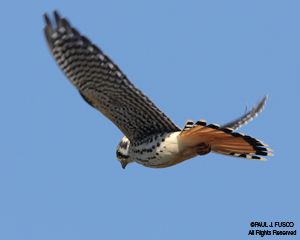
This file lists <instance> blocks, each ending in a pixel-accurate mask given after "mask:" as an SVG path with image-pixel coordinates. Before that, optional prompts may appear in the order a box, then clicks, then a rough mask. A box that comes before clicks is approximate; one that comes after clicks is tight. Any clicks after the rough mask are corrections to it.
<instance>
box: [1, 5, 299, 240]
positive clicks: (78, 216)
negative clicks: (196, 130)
mask: <svg viewBox="0 0 300 240" xmlns="http://www.w3.org/2000/svg"><path fill="white" fill-rule="evenodd" d="M62 2H63V3H62ZM0 5H1V7H0V14H1V22H0V29H1V32H2V34H1V40H0V42H1V44H0V52H1V58H0V66H1V87H0V105H1V117H0V132H1V138H0V239H9V240H10V239H18V240H19V239H22V240H27V239H31V240H32V239H39V240H40V239H43V240H45V239H55V240H60V239H72V240H74V239H147V240H148V239H261V238H260V236H248V232H249V230H251V229H254V230H260V228H251V227H250V222H252V221H259V222H260V221H267V222H271V221H273V222H275V221H289V222H291V221H293V222H294V223H295V227H294V228H293V229H292V230H297V231H298V235H300V217H299V216H300V210H299V209H300V208H299V199H300V193H299V182H300V181H299V180H300V179H299V166H300V157H299V151H298V149H299V119H300V114H299V108H300V101H299V92H300V84H299V79H300V71H299V66H300V14H299V12H300V2H299V1H276V0H275V1H274V0H273V1H147V3H145V1H68V2H67V1H57V0H52V1H33V0H29V1H2V2H1V4H0ZM54 9H58V10H59V12H60V13H61V15H63V16H66V17H67V18H68V19H69V20H70V22H71V24H72V25H73V26H75V27H76V28H77V29H78V30H79V31H80V32H81V33H82V34H84V35H86V36H88V38H89V39H90V40H91V41H92V42H94V43H96V44H97V45H98V46H99V47H100V48H101V49H102V50H103V51H104V52H105V53H107V54H108V55H109V56H110V57H111V59H113V61H114V62H115V63H117V64H118V65H119V66H120V68H121V69H122V70H123V71H124V73H125V74H127V76H128V77H129V78H130V79H131V81H132V82H133V83H134V84H135V85H136V86H137V87H138V88H140V89H142V91H143V92H144V93H145V94H147V95H148V96H149V97H150V98H151V99H152V100H153V101H154V102H155V103H156V104H157V105H158V106H159V108H160V109H162V110H163V111H164V112H165V113H166V114H167V115H168V116H170V118H171V119H172V120H173V121H174V122H175V123H176V124H178V125H179V126H183V124H184V122H185V121H186V120H187V119H193V120H195V121H197V120H198V119H205V120H207V121H208V122H209V123H212V122H213V123H218V124H224V123H227V122H228V121H231V120H234V119H235V118H237V117H239V116H241V115H242V114H243V113H244V110H245V107H246V104H247V103H248V106H249V107H252V106H253V105H254V104H255V103H256V102H257V100H259V99H260V97H262V96H263V95H264V94H266V93H269V99H268V101H267V105H266V107H265V109H264V111H263V112H262V113H261V114H260V115H259V116H258V118H256V119H254V120H253V121H252V122H250V123H249V124H248V125H246V126H244V127H242V128H241V129H240V130H239V131H241V132H243V133H245V134H248V135H252V136H254V137H256V138H258V139H260V140H263V141H264V142H265V143H267V144H269V146H270V147H271V148H272V149H274V154H275V156H274V157H268V161H267V162H259V161H251V160H243V159H237V158H230V157H225V156H221V155H216V154H209V155H207V156H202V157H200V156H199V157H196V158H194V159H192V160H189V161H186V162H184V163H182V164H179V165H177V166H174V167H171V168H166V169H158V170H157V169H150V168H145V167H143V166H141V165H138V164H135V163H133V164H130V165H128V166H127V168H126V170H123V169H122V168H121V166H120V164H119V162H118V161H117V159H116V156H115V150H116V146H117V144H118V143H119V141H120V139H121V138H122V137H123V135H122V133H121V132H120V131H119V130H118V129H117V128H116V127H115V126H114V125H113V124H112V123H111V122H110V121H109V120H108V119H106V118H105V117H104V116H102V115H101V113H99V112H97V111H96V110H94V109H93V108H91V107H90V106H89V105H87V104H86V103H85V102H84V101H83V100H82V99H81V97H80V96H79V94H78V92H77V91H76V89H75V88H74V87H73V86H72V85H71V84H70V83H69V82H68V80H67V79H66V78H65V76H64V75H63V74H62V73H61V71H60V70H59V68H58V67H57V66H56V63H55V62H54V60H53V58H52V57H51V55H50V53H49V50H48V48H47V46H46V44H45V39H44V35H43V32H42V27H43V26H44V21H43V18H42V14H43V13H44V12H45V11H47V12H51V14H52V10H54ZM262 230H264V229H262ZM271 230H273V229H271ZM281 230H289V229H281ZM269 238H270V239H279V238H280V239H283V237H275V236H272V237H269ZM288 239H296V238H295V237H292V236H290V237H288Z"/></svg>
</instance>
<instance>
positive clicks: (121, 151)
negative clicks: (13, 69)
mask: <svg viewBox="0 0 300 240" xmlns="http://www.w3.org/2000/svg"><path fill="white" fill-rule="evenodd" d="M44 16H45V21H46V26H45V27H44V32H45V36H46V40H47V43H48V47H49V49H50V51H51V53H52V55H53V57H54V59H55V61H56V62H57V64H58V66H59V67H60V69H61V70H62V71H63V72H64V74H65V75H66V77H67V78H68V79H69V80H70V82H71V83H72V84H73V85H74V86H75V87H76V88H77V90H78V91H79V93H80V95H81V96H82V98H83V99H84V100H85V101H86V102H87V103H88V104H90V105H91V106H92V107H94V108H96V109H98V110H99V111H100V112H101V113H102V114H103V115H104V116H106V117H107V118H108V119H109V120H111V121H112V122H113V123H114V124H115V125H116V126H117V127H118V128H119V129H120V130H121V131H122V132H123V133H124V135H125V136H124V137H123V138H122V140H121V141H120V143H119V145H118V146H117V151H116V154H117V159H118V160H119V161H120V163H121V165H122V167H123V168H125V167H126V165H127V164H128V163H131V162H136V163H139V164H141V165H143V166H145V167H150V168H165V167H170V166H173V165H176V164H178V163H181V162H183V161H185V160H188V159H190V158H193V157H196V156H198V155H206V154H208V153H210V152H213V153H219V154H224V155H227V156H232V157H239V158H246V159H254V160H261V161H265V160H266V159H265V158H263V157H260V156H272V155H273V154H272V153H270V151H272V150H271V149H270V148H266V146H267V145H266V144H264V143H263V142H262V141H259V140H257V139H256V138H253V137H251V136H247V135H244V134H242V133H237V132H233V131H234V130H237V129H238V128H239V127H241V126H242V125H243V124H246V123H247V122H248V121H250V120H252V118H254V117H256V116H257V114H258V113H259V112H261V111H262V109H263V107H264V105H265V103H266V100H267V95H266V96H265V97H264V99H263V100H262V101H261V102H260V103H259V104H257V105H255V106H254V107H253V109H252V110H251V111H249V112H247V113H245V114H244V115H243V116H242V117H241V118H239V119H237V120H235V121H233V122H230V123H228V124H225V125H223V126H219V125H217V124H209V125H207V124H206V121H204V120H199V121H197V122H196V123H194V122H193V121H192V120H187V121H186V123H185V125H184V127H183V128H182V129H180V128H179V127H178V126H177V125H176V124H175V123H173V121H172V120H171V119H170V118H169V117H168V116H166V115H165V114H164V113H163V112H162V111H161V110H160V109H159V108H158V107H157V106H156V105H155V104H154V103H153V102H152V101H151V100H150V99H149V98H148V97H147V96H146V95H145V94H143V92H142V91H140V90H139V89H137V88H136V87H135V86H134V85H133V84H132V83H131V82H130V81H129V79H128V78H127V76H126V75H125V74H124V73H123V72H122V71H121V70H120V68H119V67H118V66H117V65H116V64H114V63H113V61H112V60H110V58H109V57H108V56H107V55H105V54H103V52H102V51H101V50H100V49H99V48H98V47H97V46H95V45H94V44H92V43H91V42H90V41H89V40H88V39H87V38H86V37H84V36H82V35H80V34H79V32H78V31H77V30H76V29H74V28H72V27H71V26H70V24H69V22H68V21H67V20H66V19H65V18H61V17H60V16H59V15H58V14H57V12H56V11H54V16H55V21H56V27H53V25H52V23H51V21H50V20H49V18H48V16H47V15H46V14H45V15H44Z"/></svg>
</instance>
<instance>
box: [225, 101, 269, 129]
mask: <svg viewBox="0 0 300 240" xmlns="http://www.w3.org/2000/svg"><path fill="white" fill-rule="evenodd" d="M267 98H268V95H266V96H265V97H264V98H263V100H261V102H260V103H259V104H257V105H254V107H253V108H252V109H251V111H249V112H246V113H245V114H244V115H243V116H242V117H240V118H239V119H236V120H234V121H232V122H230V123H227V124H224V125H222V126H221V127H220V129H226V128H232V129H233V130H234V131H235V130H237V129H239V128H240V127H241V126H242V125H245V124H247V123H248V122H250V121H251V120H252V119H253V118H255V117H257V115H258V113H260V112H261V111H262V110H263V108H264V106H265V105H266V101H267Z"/></svg>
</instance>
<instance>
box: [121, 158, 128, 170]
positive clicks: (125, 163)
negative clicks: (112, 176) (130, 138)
mask: <svg viewBox="0 0 300 240" xmlns="http://www.w3.org/2000/svg"><path fill="white" fill-rule="evenodd" d="M127 164H128V162H125V161H124V160H122V161H121V165H122V168H123V169H125V167H126V166H127Z"/></svg>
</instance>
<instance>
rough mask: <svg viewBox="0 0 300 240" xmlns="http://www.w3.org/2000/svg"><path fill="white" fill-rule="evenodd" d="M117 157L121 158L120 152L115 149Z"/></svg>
mask: <svg viewBox="0 0 300 240" xmlns="http://www.w3.org/2000/svg"><path fill="white" fill-rule="evenodd" d="M117 158H118V159H121V158H122V154H121V153H120V151H117Z"/></svg>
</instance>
